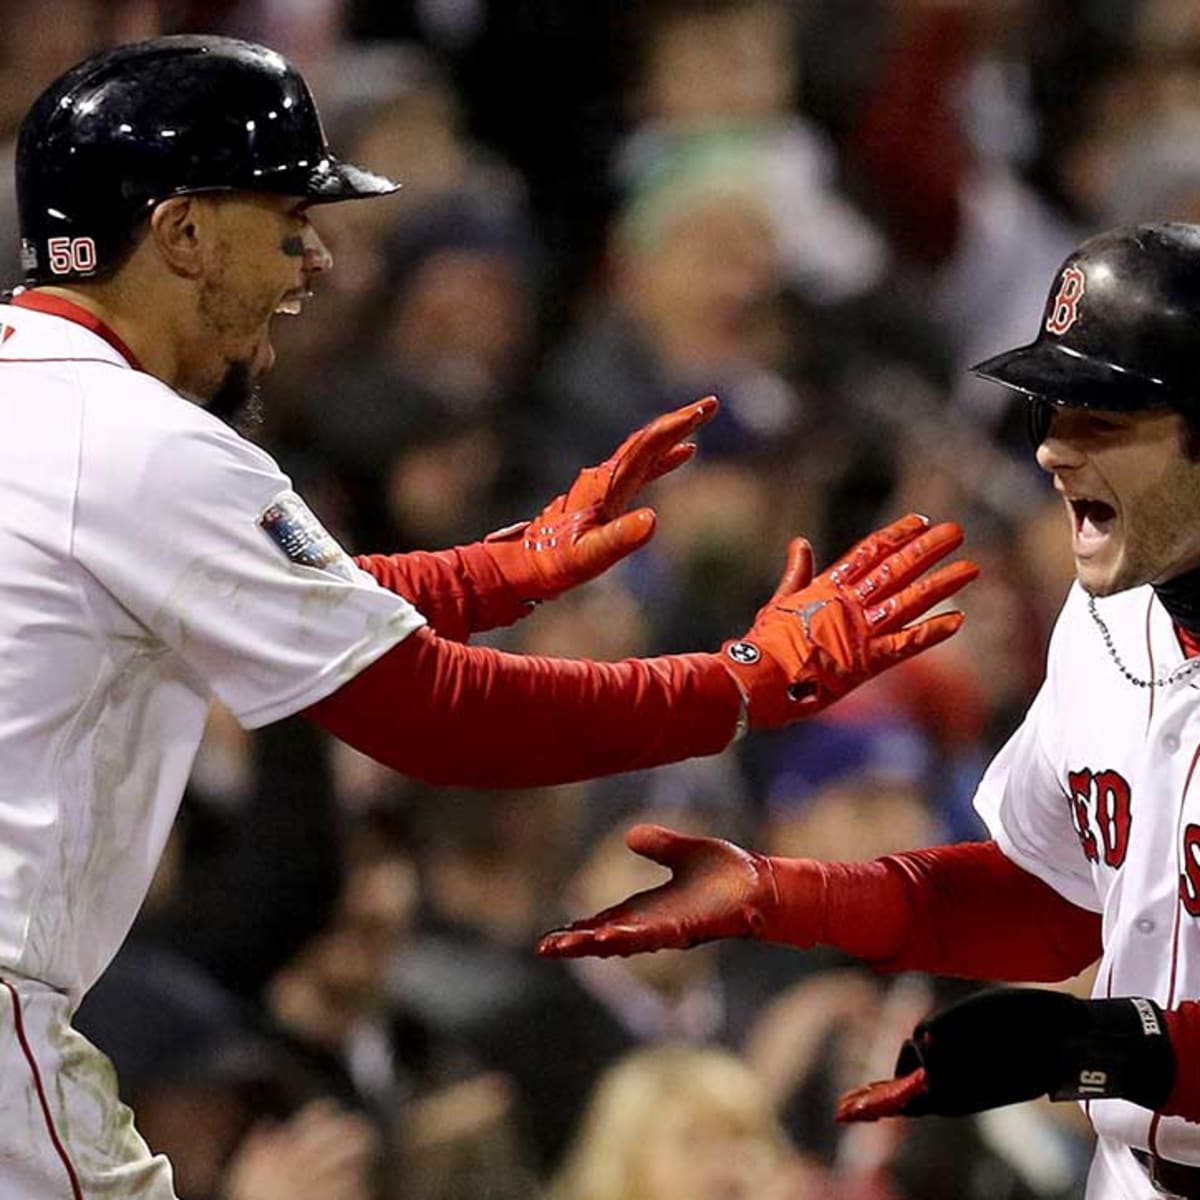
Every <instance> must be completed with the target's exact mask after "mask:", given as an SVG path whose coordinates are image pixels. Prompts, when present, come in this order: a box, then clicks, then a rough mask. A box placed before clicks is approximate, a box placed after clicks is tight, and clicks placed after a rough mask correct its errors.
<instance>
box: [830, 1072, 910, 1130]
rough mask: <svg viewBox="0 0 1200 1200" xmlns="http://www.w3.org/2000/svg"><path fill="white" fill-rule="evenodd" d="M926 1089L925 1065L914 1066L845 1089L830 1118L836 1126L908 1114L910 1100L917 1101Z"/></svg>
mask: <svg viewBox="0 0 1200 1200" xmlns="http://www.w3.org/2000/svg"><path fill="white" fill-rule="evenodd" d="M928 1091H929V1080H928V1078H927V1077H926V1075H925V1068H924V1067H918V1068H917V1069H916V1070H915V1071H912V1072H910V1073H909V1074H908V1075H904V1076H902V1077H901V1078H899V1079H881V1080H879V1081H878V1082H876V1083H868V1084H864V1085H863V1086H862V1087H860V1088H855V1089H854V1090H853V1091H852V1092H847V1093H846V1094H845V1095H844V1096H843V1097H842V1098H841V1100H839V1101H838V1106H837V1112H836V1113H835V1114H834V1120H835V1121H837V1123H838V1124H839V1125H849V1124H850V1123H851V1122H853V1121H878V1120H879V1119H880V1118H881V1117H903V1116H906V1115H908V1113H909V1110H910V1107H911V1105H912V1103H913V1101H915V1100H919V1099H920V1098H921V1097H922V1096H924V1095H925V1094H926V1093H927V1092H928Z"/></svg>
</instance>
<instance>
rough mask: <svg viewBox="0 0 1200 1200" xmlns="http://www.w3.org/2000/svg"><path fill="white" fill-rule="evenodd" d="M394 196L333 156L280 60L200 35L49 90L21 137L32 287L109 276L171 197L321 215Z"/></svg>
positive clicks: (84, 70) (159, 45) (108, 61)
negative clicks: (338, 204)
mask: <svg viewBox="0 0 1200 1200" xmlns="http://www.w3.org/2000/svg"><path fill="white" fill-rule="evenodd" d="M398 186H399V185H398V184H396V183H393V182H392V181H391V180H390V179H385V178H384V177H383V176H382V175H375V174H372V173H371V172H370V171H366V170H363V169H362V168H361V167H356V166H354V165H352V164H351V163H346V162H340V161H339V160H338V159H336V158H334V157H333V155H332V154H330V152H329V147H328V146H327V145H326V143H325V134H324V131H323V130H322V128H321V120H320V117H319V116H318V114H317V108H316V104H315V103H314V102H313V98H312V94H311V93H310V92H309V90H308V86H307V84H305V82H304V80H303V78H302V77H301V76H300V73H299V72H298V71H297V70H296V69H295V68H294V67H293V66H292V65H291V64H290V63H288V62H287V60H286V59H284V58H283V57H282V56H281V55H279V54H277V53H276V52H275V51H274V50H269V49H267V48H266V47H265V46H256V45H254V44H253V43H251V42H243V41H238V40H236V39H234V38H223V37H193V36H177V37H162V38H154V39H152V40H150V41H145V42H135V43H133V44H131V45H127V46H119V47H117V48H116V49H113V50H107V51H104V52H103V53H100V54H97V55H95V56H94V57H92V58H89V59H87V60H86V61H84V62H82V63H80V64H79V65H78V66H76V67H73V68H72V69H71V70H70V71H68V72H67V73H66V74H65V75H63V76H61V77H60V78H59V79H57V80H56V81H55V82H54V83H52V84H51V85H50V86H49V87H48V88H47V89H46V91H44V92H43V93H42V95H41V96H40V97H38V99H37V100H36V101H35V102H34V104H33V107H32V108H31V109H30V110H29V113H28V114H27V115H26V117H25V120H24V122H23V124H22V126H21V132H20V137H19V140H18V143H17V204H18V208H19V215H20V222H21V262H22V268H23V270H24V275H25V282H26V283H27V284H38V283H53V282H65V281H68V280H71V279H88V278H96V277H99V276H102V275H104V274H105V273H107V272H109V271H111V270H112V269H113V268H115V267H116V266H117V265H118V264H119V263H120V261H121V259H122V257H123V255H124V253H125V252H126V250H127V248H128V246H129V243H130V240H131V237H132V235H133V234H134V232H135V231H136V230H137V229H138V228H139V226H140V225H141V223H142V222H143V221H144V220H145V219H146V218H147V217H148V216H149V215H150V213H151V211H152V210H153V208H154V206H155V205H156V204H158V203H159V202H160V201H162V200H165V199H167V197H169V196H179V195H183V194H185V193H188V192H218V191H235V190H236V191H253V192H271V193H275V194H278V195H287V196H305V197H307V198H308V199H309V200H310V201H311V202H312V203H315V204H324V203H329V202H332V201H335V200H352V199H356V198H358V197H365V196H382V195H385V194H387V193H388V192H393V191H395V190H396V188H397V187H398Z"/></svg>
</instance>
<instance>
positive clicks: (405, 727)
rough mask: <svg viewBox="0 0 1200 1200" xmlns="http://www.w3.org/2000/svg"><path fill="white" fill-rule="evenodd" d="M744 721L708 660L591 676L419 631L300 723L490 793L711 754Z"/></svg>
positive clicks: (646, 662)
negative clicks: (307, 722) (309, 722)
mask: <svg viewBox="0 0 1200 1200" xmlns="http://www.w3.org/2000/svg"><path fill="white" fill-rule="evenodd" d="M740 708H741V693H740V692H739V691H738V688H737V685H736V684H735V683H734V681H733V678H732V677H731V676H730V674H729V672H728V671H726V670H725V668H724V667H723V666H722V665H721V662H720V660H719V658H718V657H717V656H716V655H715V654H674V655H669V656H665V657H661V658H640V659H628V660H626V661H625V662H619V663H598V662H589V661H585V660H574V659H555V658H540V657H537V656H535V655H525V654H522V655H517V654H504V653H501V652H500V651H498V650H492V649H490V648H488V647H482V646H462V645H459V644H458V643H456V642H451V641H447V640H445V639H444V638H439V637H436V636H435V635H434V634H433V633H431V632H430V631H429V630H428V629H419V630H417V631H416V632H415V633H413V634H410V635H409V636H408V637H407V638H405V640H404V641H402V642H401V643H399V645H397V646H394V647H393V648H392V649H391V650H389V651H388V652H387V653H386V654H385V655H383V657H382V658H380V659H378V660H377V661H376V662H374V663H373V664H372V665H371V666H369V667H368V668H367V669H366V670H364V671H362V672H361V673H360V674H359V675H357V676H355V677H354V678H353V679H351V680H350V681H349V682H348V683H346V684H343V685H342V687H340V688H339V689H338V690H337V691H336V692H334V693H333V695H332V696H329V697H327V698H326V699H324V700H321V701H319V702H318V703H317V704H314V705H313V706H312V707H310V708H308V709H307V710H305V716H307V717H309V718H310V719H311V720H313V721H315V722H316V723H317V724H318V725H320V726H321V727H322V728H324V729H326V730H328V731H329V732H330V733H332V734H334V735H335V736H336V737H338V738H340V739H341V740H342V741H344V742H348V743H349V744H350V745H351V746H353V747H355V749H357V750H361V751H362V752H363V753H365V754H369V755H370V756H371V757H372V758H375V759H377V760H378V761H379V762H381V763H383V764H385V765H386V766H389V767H392V768H393V769H394V770H397V771H400V772H401V773H403V774H405V775H408V776H411V777H412V778H414V779H421V780H424V781H425V782H427V783H440V784H456V785H459V786H462V787H488V788H494V787H542V786H548V785H551V784H556V783H569V782H571V781H573V780H577V779H591V778H594V777H596V776H598V775H611V774H615V773H617V772H619V771H633V770H639V769H642V768H645V767H655V766H659V765H661V764H663V763H667V762H675V761H677V760H679V759H682V758H691V757H693V756H696V755H703V754H716V753H718V752H719V751H721V750H723V749H725V747H726V746H728V745H729V743H730V741H731V740H732V739H733V735H734V730H735V726H736V724H737V718H738V714H739V712H740Z"/></svg>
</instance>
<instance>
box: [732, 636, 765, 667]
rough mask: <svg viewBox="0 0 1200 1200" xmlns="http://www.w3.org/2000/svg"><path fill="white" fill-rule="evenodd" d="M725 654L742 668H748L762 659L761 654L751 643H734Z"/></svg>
mask: <svg viewBox="0 0 1200 1200" xmlns="http://www.w3.org/2000/svg"><path fill="white" fill-rule="evenodd" d="M727 653H728V655H729V657H730V658H732V659H733V661H734V662H735V663H741V664H742V666H744V667H748V666H750V665H751V664H752V663H756V662H758V660H759V659H760V658H762V654H761V653H760V652H759V649H758V647H757V646H756V645H754V643H753V642H734V643H733V644H732V645H731V646H730V647H729V650H728V651H727Z"/></svg>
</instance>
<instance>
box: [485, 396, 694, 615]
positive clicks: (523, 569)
mask: <svg viewBox="0 0 1200 1200" xmlns="http://www.w3.org/2000/svg"><path fill="white" fill-rule="evenodd" d="M716 411H717V400H716V398H715V397H714V396H708V397H707V398H705V399H704V400H698V401H697V402H696V403H695V404H688V405H685V406H684V407H683V408H678V409H676V410H675V411H674V412H671V413H666V414H665V415H663V416H661V417H658V418H656V419H655V420H653V421H651V422H650V423H649V424H648V425H644V426H643V427H642V428H641V429H639V430H637V432H636V433H632V434H630V436H629V437H627V438H626V439H625V441H623V442H622V443H621V445H620V446H619V447H618V449H617V451H616V453H615V454H613V456H612V457H611V458H609V459H608V460H607V461H606V462H602V463H601V464H600V465H599V466H598V467H588V468H586V469H585V470H583V471H581V472H580V473H579V477H578V478H577V479H576V480H575V482H574V483H573V484H572V485H571V488H570V490H569V491H567V492H566V493H565V494H564V495H562V496H558V497H556V498H555V499H554V500H551V501H550V503H549V504H547V505H546V507H545V508H544V509H542V511H541V512H540V513H539V514H538V515H537V516H536V517H534V519H533V520H532V521H527V522H523V523H521V524H519V525H510V526H509V527H508V528H507V529H501V530H498V531H497V532H496V533H493V534H490V535H489V536H488V537H486V538H484V540H483V542H482V543H480V548H481V549H482V550H483V551H485V552H486V553H487V554H488V556H489V557H490V558H491V560H492V562H493V563H494V564H495V566H496V567H497V569H498V570H499V571H500V573H501V574H502V575H503V576H504V578H505V580H506V582H507V583H508V585H509V587H510V588H512V590H513V592H514V593H515V594H516V595H517V596H518V597H520V599H521V600H523V601H525V602H526V603H536V602H537V601H540V600H553V599H554V597H556V596H559V595H561V594H562V593H563V592H565V591H567V590H568V589H569V588H573V587H576V586H577V585H579V584H581V583H586V582H587V581H588V580H589V579H594V578H595V577H596V576H597V575H601V574H603V573H604V572H605V571H607V570H608V568H609V567H611V566H612V565H613V564H614V563H617V562H619V561H620V560H621V559H622V558H624V557H625V556H626V555H627V554H630V553H632V552H633V551H634V550H636V549H637V548H638V547H639V546H642V545H644V544H645V543H646V542H647V541H649V540H650V537H651V535H652V534H653V533H654V522H655V516H654V510H653V509H651V508H639V509H635V510H634V511H633V512H626V511H625V509H626V507H627V506H628V504H629V502H630V501H631V500H632V499H633V497H634V496H635V495H637V493H638V492H639V491H640V490H641V489H642V488H643V487H644V486H645V485H646V484H647V483H650V482H651V481H652V480H654V479H657V478H659V477H660V476H662V475H666V474H667V473H668V472H670V471H674V470H675V469H676V468H677V467H681V466H682V465H683V464H684V463H685V462H687V461H689V460H690V459H691V457H692V456H693V455H694V454H695V452H696V447H695V446H694V445H692V444H691V443H689V442H685V441H684V440H683V439H684V438H686V437H690V436H691V434H693V433H694V432H695V431H696V430H697V429H699V428H700V426H701V425H705V424H707V423H708V422H709V421H710V420H712V418H713V415H714V414H715V413H716Z"/></svg>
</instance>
